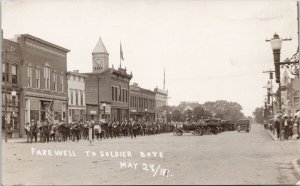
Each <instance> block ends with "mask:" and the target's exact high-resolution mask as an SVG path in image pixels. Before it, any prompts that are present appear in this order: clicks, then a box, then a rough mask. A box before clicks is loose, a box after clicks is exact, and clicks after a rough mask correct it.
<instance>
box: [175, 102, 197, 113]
mask: <svg viewBox="0 0 300 186" xmlns="http://www.w3.org/2000/svg"><path fill="white" fill-rule="evenodd" d="M198 106H200V104H199V102H198V101H182V102H180V104H179V105H178V107H179V110H180V111H181V112H185V111H187V110H194V108H196V107H198Z"/></svg>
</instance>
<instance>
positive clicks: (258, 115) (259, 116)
mask: <svg viewBox="0 0 300 186" xmlns="http://www.w3.org/2000/svg"><path fill="white" fill-rule="evenodd" d="M253 116H254V120H255V122H257V123H263V122H264V108H263V107H257V108H256V109H255V110H254V112H253Z"/></svg>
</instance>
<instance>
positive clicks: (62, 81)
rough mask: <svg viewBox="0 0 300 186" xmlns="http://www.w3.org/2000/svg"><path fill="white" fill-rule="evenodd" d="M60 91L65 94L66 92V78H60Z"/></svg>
mask: <svg viewBox="0 0 300 186" xmlns="http://www.w3.org/2000/svg"><path fill="white" fill-rule="evenodd" d="M60 90H61V91H62V92H63V91H64V76H63V75H61V76H60Z"/></svg>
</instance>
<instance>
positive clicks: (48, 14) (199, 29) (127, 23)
mask: <svg viewBox="0 0 300 186" xmlns="http://www.w3.org/2000/svg"><path fill="white" fill-rule="evenodd" d="M2 28H3V30H4V37H5V38H12V37H14V35H15V34H25V33H28V34H31V35H34V36H36V37H39V38H42V39H44V40H47V41H49V42H52V43H54V44H57V45H60V46H62V47H65V48H68V49H70V50H71V52H70V53H69V54H68V70H69V71H70V70H76V69H79V70H80V72H89V71H91V70H92V55H91V53H92V50H93V48H94V47H95V45H96V43H97V41H98V40H99V37H101V38H102V41H103V42H104V45H105V46H106V48H107V50H108V52H109V54H110V66H111V65H112V64H113V65H114V66H115V67H118V66H119V58H120V56H119V53H120V49H119V47H120V41H122V47H123V52H124V58H125V61H124V62H123V63H122V66H126V67H127V69H128V71H129V72H130V71H132V73H133V79H132V81H131V82H137V83H138V84H139V85H140V86H142V87H143V88H147V89H154V88H155V87H156V86H158V87H159V88H162V87H163V71H164V68H165V69H166V88H167V89H168V91H169V96H170V97H171V98H170V99H169V104H171V105H175V104H176V105H177V104H179V102H180V101H199V103H204V102H206V101H215V100H220V99H222V100H228V101H235V102H238V103H240V104H241V105H242V107H243V112H244V114H245V115H252V111H253V110H254V109H255V108H256V107H257V106H262V105H263V95H266V90H265V89H263V88H262V87H263V86H264V85H265V84H266V82H267V79H268V75H267V74H263V73H262V71H263V70H269V69H273V68H274V65H273V64H272V62H273V56H272V51H271V47H270V44H269V43H267V42H265V39H266V38H268V39H269V38H271V37H272V36H273V34H274V32H277V33H278V34H279V35H280V36H282V37H286V36H287V37H292V38H293V40H292V41H288V42H284V43H283V48H282V51H281V53H282V55H281V58H282V59H285V58H286V57H290V56H292V54H294V53H295V52H296V50H297V46H298V44H297V40H298V37H297V6H296V1H295V0H289V1H288V0H284V1H283V0H282V1H279V0H277V1H208V0H207V1H204V0H202V1H200V0H199V1H196V0H185V1H183V0H177V1H175V0H174V1H173V0H160V1H158V0H155V1H151V0H145V1H142V0H124V1H121V0H120V1H117V0H110V1H108V0H106V1H96V0H60V1H58V0H35V1H33V0H26V1H25V0H24V1H21V0H6V1H2Z"/></svg>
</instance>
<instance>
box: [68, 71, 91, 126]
mask: <svg viewBox="0 0 300 186" xmlns="http://www.w3.org/2000/svg"><path fill="white" fill-rule="evenodd" d="M86 77H87V76H86V75H83V74H80V73H79V71H78V70H74V71H73V72H67V79H68V98H69V100H68V117H69V122H72V121H85V116H86V105H85V78H86Z"/></svg>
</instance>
